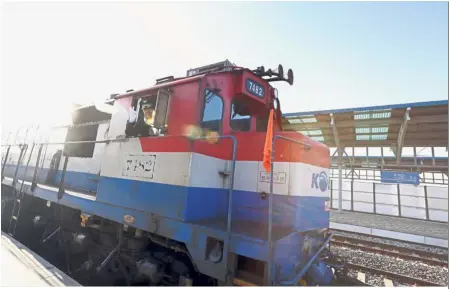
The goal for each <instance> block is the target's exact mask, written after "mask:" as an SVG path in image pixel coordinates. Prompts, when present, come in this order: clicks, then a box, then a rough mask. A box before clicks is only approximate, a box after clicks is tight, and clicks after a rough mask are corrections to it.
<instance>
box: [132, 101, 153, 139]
mask: <svg viewBox="0 0 452 289" xmlns="http://www.w3.org/2000/svg"><path fill="white" fill-rule="evenodd" d="M156 101H157V96H156V95H153V96H150V97H146V98H137V99H135V100H134V103H133V110H134V114H135V117H136V118H135V119H134V120H133V121H132V122H130V123H127V128H126V135H127V136H128V137H135V136H139V137H148V136H157V135H158V132H157V130H156V129H155V128H154V117H155V109H156Z"/></svg>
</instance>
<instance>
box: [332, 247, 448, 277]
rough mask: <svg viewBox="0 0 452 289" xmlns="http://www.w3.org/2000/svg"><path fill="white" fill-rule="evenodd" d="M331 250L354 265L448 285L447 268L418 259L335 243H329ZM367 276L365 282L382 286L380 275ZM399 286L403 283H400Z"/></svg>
mask: <svg viewBox="0 0 452 289" xmlns="http://www.w3.org/2000/svg"><path fill="white" fill-rule="evenodd" d="M331 252H332V253H333V254H334V255H336V256H338V257H341V258H342V259H344V260H346V261H347V262H350V263H353V264H356V265H362V266H366V267H371V268H375V269H380V270H384V271H389V272H392V273H396V274H400V275H406V276H410V277H413V278H417V279H422V280H426V281H430V282H434V283H437V284H441V285H443V286H447V285H448V278H449V270H448V268H444V267H439V266H431V265H427V264H424V263H421V262H418V261H409V260H402V259H399V258H394V257H390V256H385V255H380V254H376V253H370V252H364V251H361V250H356V249H350V248H346V247H340V246H336V245H331ZM355 274H357V273H355ZM367 276H369V277H371V278H370V279H369V281H367V280H366V283H368V284H369V285H374V286H384V283H383V282H384V281H383V280H384V278H383V277H382V276H378V275H368V274H366V279H367ZM388 279H391V278H388ZM393 282H395V283H397V282H398V281H397V280H393ZM399 284H400V283H399ZM400 286H404V285H403V284H400Z"/></svg>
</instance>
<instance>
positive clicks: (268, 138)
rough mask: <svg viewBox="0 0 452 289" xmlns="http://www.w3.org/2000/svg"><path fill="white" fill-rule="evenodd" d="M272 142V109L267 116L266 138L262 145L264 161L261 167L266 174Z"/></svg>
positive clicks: (268, 169)
mask: <svg viewBox="0 0 452 289" xmlns="http://www.w3.org/2000/svg"><path fill="white" fill-rule="evenodd" d="M272 140H273V109H272V110H270V115H269V116H268V124H267V136H266V137H265V145H264V160H263V161H262V165H263V166H264V168H265V170H266V171H267V172H270V168H271V167H270V156H271V150H272Z"/></svg>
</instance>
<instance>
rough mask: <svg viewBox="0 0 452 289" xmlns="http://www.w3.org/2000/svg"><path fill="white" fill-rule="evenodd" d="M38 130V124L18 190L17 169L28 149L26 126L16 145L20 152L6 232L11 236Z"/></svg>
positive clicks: (17, 217) (13, 232)
mask: <svg viewBox="0 0 452 289" xmlns="http://www.w3.org/2000/svg"><path fill="white" fill-rule="evenodd" d="M38 130H39V126H37V128H36V132H35V137H34V140H33V144H32V147H31V150H30V155H29V157H28V161H27V164H26V166H25V170H24V174H23V177H22V183H21V185H20V188H19V190H17V182H18V181H19V169H20V166H21V165H22V163H23V160H24V159H25V155H26V154H27V150H28V144H27V143H26V138H27V135H28V128H27V131H26V133H25V138H24V143H23V144H19V145H18V146H19V148H20V154H19V158H18V160H17V165H16V168H15V172H14V176H13V181H12V190H13V209H12V211H11V218H10V221H9V226H8V232H7V233H8V234H9V235H10V236H12V237H13V236H14V234H15V233H16V227H17V223H18V221H19V216H20V209H21V206H22V200H23V197H24V195H25V190H24V189H23V188H24V183H25V178H26V176H27V172H28V167H29V164H30V160H31V158H32V155H33V150H34V148H35V141H36V137H37V134H38ZM17 134H18V133H17ZM17 134H16V140H17ZM16 140H15V141H14V143H15V142H16ZM11 146H12V145H9V146H8V148H7V152H6V155H5V160H4V162H3V165H2V179H3V177H4V176H3V172H4V168H5V166H6V161H7V160H8V155H9V152H10V149H11Z"/></svg>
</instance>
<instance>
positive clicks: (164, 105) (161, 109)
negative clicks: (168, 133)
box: [154, 89, 170, 129]
mask: <svg viewBox="0 0 452 289" xmlns="http://www.w3.org/2000/svg"><path fill="white" fill-rule="evenodd" d="M169 99H170V93H169V91H167V90H163V89H160V90H159V92H158V93H157V103H156V105H155V117H154V127H155V128H157V129H164V128H165V125H166V118H167V116H168V105H169Z"/></svg>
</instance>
